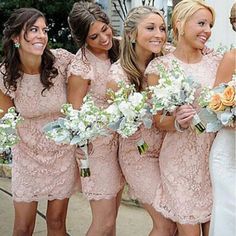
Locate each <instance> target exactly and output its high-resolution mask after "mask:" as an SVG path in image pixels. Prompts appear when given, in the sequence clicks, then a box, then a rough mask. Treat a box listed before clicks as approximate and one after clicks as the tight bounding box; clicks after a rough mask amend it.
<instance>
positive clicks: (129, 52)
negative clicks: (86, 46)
mask: <svg viewBox="0 0 236 236" xmlns="http://www.w3.org/2000/svg"><path fill="white" fill-rule="evenodd" d="M151 13H154V14H157V15H159V16H160V17H161V18H162V19H163V22H165V21H164V18H163V16H162V13H161V12H160V11H159V10H157V9H156V8H154V7H151V6H140V7H135V8H133V9H131V10H130V12H129V14H128V15H127V17H126V19H125V21H124V31H123V36H122V40H121V54H120V64H121V66H122V68H123V69H124V71H125V72H126V74H127V77H128V79H129V81H130V82H131V83H132V84H134V85H135V88H136V90H137V91H140V90H142V80H143V73H142V72H141V70H140V69H139V67H138V64H137V54H136V51H135V43H134V41H135V39H136V37H137V33H138V24H139V23H140V22H141V21H142V19H144V18H145V17H147V15H149V14H151ZM160 55H162V52H160ZM155 56H157V55H155V54H153V58H154V57H155Z"/></svg>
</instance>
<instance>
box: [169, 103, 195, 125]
mask: <svg viewBox="0 0 236 236" xmlns="http://www.w3.org/2000/svg"><path fill="white" fill-rule="evenodd" d="M195 114H196V111H195V109H194V108H193V107H192V106H191V105H183V106H180V107H178V108H177V109H176V111H175V112H174V116H175V120H176V122H177V123H178V124H179V125H180V127H181V128H183V129H187V128H188V127H189V126H190V124H191V122H192V118H193V116H194V115H195Z"/></svg>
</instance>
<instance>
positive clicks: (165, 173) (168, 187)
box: [145, 53, 220, 224]
mask: <svg viewBox="0 0 236 236" xmlns="http://www.w3.org/2000/svg"><path fill="white" fill-rule="evenodd" d="M172 60H176V61H177V62H178V63H179V64H180V66H181V67H182V68H183V69H184V71H185V73H186V75H188V76H191V77H192V78H193V79H194V80H196V81H197V82H198V83H200V85H201V86H213V83H214V80H215V76H216V70H217V66H218V63H219V60H220V58H218V57H216V56H212V55H208V56H204V57H203V59H202V60H201V62H199V63H196V64H185V63H183V62H182V61H180V60H178V59H177V58H176V57H175V56H174V55H173V54H172V53H171V54H168V55H166V56H164V57H161V58H156V59H154V60H153V61H152V62H151V63H150V64H149V65H148V67H147V69H146V72H145V73H146V74H158V68H157V65H158V64H159V63H164V64H165V65H166V66H168V67H170V66H171V62H172ZM198 93H199V91H197V94H198ZM197 94H196V95H197ZM194 105H195V106H196V108H197V109H198V106H197V104H196V103H195V104H194ZM214 137H215V135H214V134H212V133H211V134H210V133H204V134H201V135H199V134H196V132H195V131H193V130H192V129H191V128H189V129H188V130H186V131H184V132H183V133H181V132H177V131H176V132H168V133H167V135H166V136H165V138H164V141H163V145H162V148H161V153H160V158H159V159H160V170H161V181H162V185H163V189H162V193H160V192H157V195H156V198H155V201H154V203H153V206H154V207H155V209H156V210H157V211H159V212H161V213H162V214H163V215H164V216H166V217H168V218H170V219H172V220H173V221H176V222H179V223H181V224H197V223H204V222H207V221H209V220H210V216H211V209H212V188H211V182H210V175H209V167H208V162H209V152H210V148H211V145H212V142H213V139H214ZM160 196H161V197H160Z"/></svg>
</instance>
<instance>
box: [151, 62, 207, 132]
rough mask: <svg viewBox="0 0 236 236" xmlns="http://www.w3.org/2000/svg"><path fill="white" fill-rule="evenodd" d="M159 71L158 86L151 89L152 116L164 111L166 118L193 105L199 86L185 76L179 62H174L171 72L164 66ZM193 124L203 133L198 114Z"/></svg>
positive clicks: (159, 67) (159, 66)
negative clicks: (169, 114)
mask: <svg viewBox="0 0 236 236" xmlns="http://www.w3.org/2000/svg"><path fill="white" fill-rule="evenodd" d="M158 71H159V74H160V79H159V83H158V85H155V86H150V88H149V89H150V91H151V96H152V109H151V112H152V114H154V115H155V114H157V112H158V111H162V112H163V115H164V116H165V115H166V114H167V113H168V112H173V111H174V110H175V109H176V108H177V107H178V106H181V105H184V104H192V103H193V101H194V94H195V92H196V88H197V87H198V84H197V83H195V82H194V81H193V80H192V79H191V78H190V77H187V76H186V75H185V73H184V71H183V70H182V69H181V68H180V66H179V64H178V63H177V61H172V69H170V70H168V69H166V68H165V67H164V65H162V64H160V65H158ZM193 124H194V126H195V127H196V129H197V131H198V132H200V133H202V132H203V131H204V130H205V127H204V125H203V124H202V123H201V121H200V119H199V117H198V115H197V114H196V115H195V116H194V117H193Z"/></svg>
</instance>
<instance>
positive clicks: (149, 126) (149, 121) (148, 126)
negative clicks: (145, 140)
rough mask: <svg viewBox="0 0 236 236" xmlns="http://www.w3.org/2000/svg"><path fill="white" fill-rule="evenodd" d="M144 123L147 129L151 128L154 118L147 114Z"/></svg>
mask: <svg viewBox="0 0 236 236" xmlns="http://www.w3.org/2000/svg"><path fill="white" fill-rule="evenodd" d="M143 124H144V126H145V127H146V128H147V129H150V128H151V127H152V118H150V117H148V116H145V117H144V118H143Z"/></svg>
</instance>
